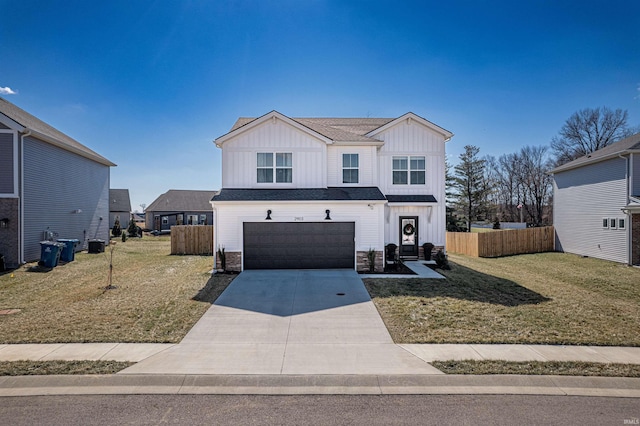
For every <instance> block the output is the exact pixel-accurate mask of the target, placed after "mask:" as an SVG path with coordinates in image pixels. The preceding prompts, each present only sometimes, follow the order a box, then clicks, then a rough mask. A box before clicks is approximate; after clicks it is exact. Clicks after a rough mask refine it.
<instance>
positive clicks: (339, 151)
mask: <svg viewBox="0 0 640 426" xmlns="http://www.w3.org/2000/svg"><path fill="white" fill-rule="evenodd" d="M452 136H453V134H452V133H451V132H449V131H447V130H445V129H443V128H441V127H439V126H437V125H435V124H433V123H431V122H429V121H427V120H425V119H424V118H422V117H420V116H418V115H416V114H413V113H407V114H405V115H403V116H401V117H398V118H290V117H287V116H285V115H283V114H280V113H279V112H276V111H272V112H270V113H268V114H266V115H263V116H262V117H259V118H240V119H238V121H237V122H236V123H235V124H234V125H233V127H232V128H231V131H230V132H229V133H227V134H225V135H223V136H221V137H219V138H217V139H216V140H215V144H216V146H217V147H219V148H221V149H222V189H221V191H220V193H219V194H218V195H216V196H214V197H213V199H212V201H211V205H212V206H213V210H214V212H215V214H214V228H215V242H214V244H215V246H216V248H224V250H225V258H226V269H228V270H243V269H290V268H301V269H320V268H351V269H353V268H356V269H358V270H364V269H366V268H367V254H368V252H369V251H370V250H373V251H375V252H376V269H377V270H380V269H382V267H383V266H382V265H383V256H384V247H385V246H386V245H387V244H389V243H394V244H396V245H398V246H399V255H400V256H401V257H405V258H418V257H419V256H420V255H421V252H420V250H421V246H422V244H423V243H427V242H429V243H432V244H434V245H435V246H436V247H437V248H442V249H443V248H444V245H445V142H447V141H448V140H449V139H451V137H452ZM216 262H217V263H216V267H217V268H219V267H220V259H216Z"/></svg>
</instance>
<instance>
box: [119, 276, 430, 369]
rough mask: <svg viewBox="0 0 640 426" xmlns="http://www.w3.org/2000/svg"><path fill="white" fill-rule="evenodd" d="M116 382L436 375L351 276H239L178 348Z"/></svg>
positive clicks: (361, 285)
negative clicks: (157, 377)
mask: <svg viewBox="0 0 640 426" xmlns="http://www.w3.org/2000/svg"><path fill="white" fill-rule="evenodd" d="M120 374H440V371H438V370H437V369H435V368H433V367H432V366H430V365H429V364H427V363H426V362H424V361H423V360H421V359H420V358H418V357H416V356H414V355H413V354H411V353H410V352H408V351H406V350H405V349H403V348H401V347H399V346H397V345H395V344H394V343H393V341H392V340H391V336H390V335H389V333H388V331H387V329H386V327H385V326H384V323H383V322H382V319H381V318H380V315H379V314H378V311H377V310H376V308H375V306H374V304H373V302H372V301H371V298H370V297H369V294H368V293H367V291H366V289H365V287H364V284H363V283H362V280H361V279H360V277H359V276H358V274H357V273H356V272H355V271H352V270H346V269H344V270H343V269H339V270H274V271H245V272H243V273H241V274H240V275H239V276H238V277H237V278H236V279H235V280H234V281H233V282H232V283H231V284H230V285H229V287H228V288H227V289H226V290H225V292H224V293H223V294H222V295H221V296H220V297H219V298H218V300H217V301H216V302H215V304H214V305H212V306H211V308H210V309H209V310H208V311H207V312H206V313H205V315H204V316H203V317H202V318H201V319H200V321H198V323H197V324H196V325H195V326H194V327H193V329H192V330H191V331H190V332H189V333H188V334H187V336H185V338H184V339H183V341H182V342H180V344H179V345H176V346H174V347H172V348H169V349H167V350H166V351H164V352H161V353H159V354H157V355H154V356H152V357H150V358H148V359H146V360H144V361H142V362H140V363H138V364H136V365H134V366H132V367H130V368H128V369H126V370H124V371H123V372H121V373H120Z"/></svg>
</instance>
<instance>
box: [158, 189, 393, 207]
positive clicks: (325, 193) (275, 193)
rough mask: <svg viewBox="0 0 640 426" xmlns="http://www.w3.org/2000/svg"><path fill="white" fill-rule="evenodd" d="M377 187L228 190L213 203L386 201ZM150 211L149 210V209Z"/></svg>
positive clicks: (216, 197) (217, 196)
mask: <svg viewBox="0 0 640 426" xmlns="http://www.w3.org/2000/svg"><path fill="white" fill-rule="evenodd" d="M384 199H385V198H384V195H383V194H382V192H380V189H378V188H376V187H344V188H336V187H332V188H299V189H227V188H224V189H222V190H220V193H219V194H218V195H216V196H215V197H213V201H214V202H216V201H376V200H384ZM147 210H148V209H147Z"/></svg>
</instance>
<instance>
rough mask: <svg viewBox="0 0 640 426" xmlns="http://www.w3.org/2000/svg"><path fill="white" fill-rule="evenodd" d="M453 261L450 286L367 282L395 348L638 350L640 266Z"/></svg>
mask: <svg viewBox="0 0 640 426" xmlns="http://www.w3.org/2000/svg"><path fill="white" fill-rule="evenodd" d="M449 259H450V263H451V265H452V270H451V271H444V272H442V273H443V274H444V275H446V277H447V279H446V280H421V279H375V280H372V279H367V280H365V285H366V286H367V289H368V290H369V293H370V294H371V296H372V298H373V301H374V303H375V304H376V306H377V308H378V311H379V312H380V314H381V315H382V318H383V320H384V322H385V324H386V325H387V328H388V329H389V331H390V333H391V335H392V337H393V339H394V341H395V342H396V343H538V344H576V345H616V346H640V333H639V332H638V330H640V269H638V268H632V267H628V266H625V265H621V264H617V263H612V262H607V261H602V260H598V259H590V258H582V257H579V256H575V255H571V254H563V253H540V254H532V255H520V256H510V257H503V258H497V259H483V258H472V257H466V256H462V255H450V256H449ZM438 272H440V271H438Z"/></svg>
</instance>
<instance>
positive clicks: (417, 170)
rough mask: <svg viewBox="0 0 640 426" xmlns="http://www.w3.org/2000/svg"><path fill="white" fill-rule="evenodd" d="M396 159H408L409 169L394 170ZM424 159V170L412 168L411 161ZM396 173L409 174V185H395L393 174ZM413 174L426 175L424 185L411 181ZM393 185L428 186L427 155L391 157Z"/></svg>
mask: <svg viewBox="0 0 640 426" xmlns="http://www.w3.org/2000/svg"><path fill="white" fill-rule="evenodd" d="M395 158H398V159H400V158H403V159H406V162H407V168H406V169H394V168H393V160H394V159H395ZM416 158H418V159H422V161H424V169H412V168H411V160H412V159H416ZM395 172H405V173H406V174H407V183H395V182H394V181H393V174H394V173H395ZM411 172H423V173H424V183H413V182H412V181H411ZM391 184H392V185H426V184H427V157H426V156H425V155H393V156H392V157H391Z"/></svg>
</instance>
